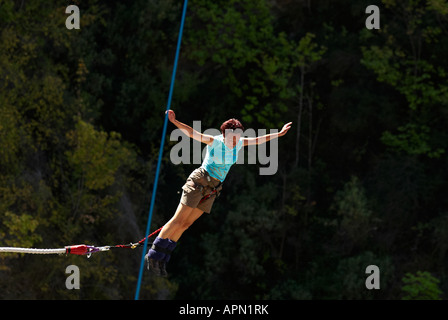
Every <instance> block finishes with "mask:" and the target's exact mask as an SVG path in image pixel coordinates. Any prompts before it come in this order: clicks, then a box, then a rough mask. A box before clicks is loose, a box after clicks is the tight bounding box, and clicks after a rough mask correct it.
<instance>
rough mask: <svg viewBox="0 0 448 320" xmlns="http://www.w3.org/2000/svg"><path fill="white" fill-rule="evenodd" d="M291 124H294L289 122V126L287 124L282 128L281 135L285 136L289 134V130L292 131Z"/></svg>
mask: <svg viewBox="0 0 448 320" xmlns="http://www.w3.org/2000/svg"><path fill="white" fill-rule="evenodd" d="M291 124H292V122H288V123H287V124H285V125H284V126H283V128H282V130H281V131H280V135H281V136H284V135H285V134H286V132H288V130H289V129H291Z"/></svg>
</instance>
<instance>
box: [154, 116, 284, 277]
mask: <svg viewBox="0 0 448 320" xmlns="http://www.w3.org/2000/svg"><path fill="white" fill-rule="evenodd" d="M167 112H168V119H169V120H170V122H172V123H173V124H174V125H175V126H176V127H178V128H179V129H181V130H182V131H183V132H184V133H185V134H186V135H187V136H188V137H190V138H192V139H195V140H197V141H200V142H202V143H205V144H206V145H207V147H206V155H205V158H204V160H203V162H202V165H201V166H200V167H199V168H197V169H195V170H194V171H193V172H192V173H191V174H190V176H189V177H188V178H187V180H186V182H185V184H184V185H183V187H182V196H181V199H180V202H179V205H178V207H177V210H176V212H175V213H174V216H173V217H172V218H171V219H170V220H169V221H168V222H167V223H166V224H165V225H164V226H163V228H162V230H161V231H160V234H159V235H158V237H157V238H156V239H155V240H154V242H153V244H152V246H151V248H150V249H149V251H148V253H147V254H146V256H145V260H146V263H147V267H148V269H149V270H151V271H152V272H153V273H155V274H156V275H158V276H163V277H166V276H167V271H166V264H167V262H168V261H169V260H170V257H171V253H172V251H173V250H174V248H175V247H176V244H177V242H178V241H179V238H180V237H181V236H182V234H183V233H184V231H185V230H187V229H188V228H189V227H190V226H191V225H192V224H193V223H194V222H195V221H196V220H197V219H198V218H199V217H200V216H201V215H202V214H203V213H204V212H207V213H210V211H211V208H212V206H213V202H214V201H215V198H216V197H217V196H218V195H219V193H220V192H221V190H222V183H223V182H224V179H225V178H226V176H227V173H228V172H229V170H230V167H231V166H232V165H233V164H234V163H235V162H236V161H237V159H238V152H239V151H240V149H241V148H242V147H245V146H249V145H257V144H261V143H264V142H267V141H269V140H272V139H275V138H278V137H281V136H283V135H285V134H286V133H287V132H288V130H289V129H290V128H291V122H289V123H287V124H285V125H284V126H283V128H282V129H281V131H280V132H278V133H271V134H267V135H263V136H260V137H254V138H246V137H241V134H242V133H243V131H244V127H243V125H242V124H241V122H240V121H238V120H237V119H229V120H227V121H225V122H224V123H223V124H222V125H221V127H220V129H221V134H220V135H218V136H211V135H206V134H202V133H200V132H198V131H197V130H194V129H193V128H191V127H190V126H188V125H186V124H184V123H182V122H180V121H178V120H177V119H176V115H175V113H174V111H173V110H169V111H167Z"/></svg>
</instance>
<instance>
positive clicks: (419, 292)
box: [401, 271, 442, 300]
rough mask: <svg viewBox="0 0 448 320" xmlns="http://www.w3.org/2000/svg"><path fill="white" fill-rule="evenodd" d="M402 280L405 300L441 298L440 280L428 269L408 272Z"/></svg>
mask: <svg viewBox="0 0 448 320" xmlns="http://www.w3.org/2000/svg"><path fill="white" fill-rule="evenodd" d="M402 281H403V286H402V287H401V290H402V293H403V297H402V299H403V300H441V299H440V295H441V294H442V291H441V290H440V288H439V283H440V280H439V279H437V278H436V277H434V276H433V275H431V273H429V272H427V271H423V272H422V271H417V272H416V273H415V274H412V273H406V274H405V276H404V277H403V279H402Z"/></svg>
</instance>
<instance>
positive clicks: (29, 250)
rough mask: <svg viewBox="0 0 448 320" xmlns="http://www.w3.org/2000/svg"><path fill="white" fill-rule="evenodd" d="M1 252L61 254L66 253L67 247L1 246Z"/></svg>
mask: <svg viewBox="0 0 448 320" xmlns="http://www.w3.org/2000/svg"><path fill="white" fill-rule="evenodd" d="M0 252H13V253H32V254H61V253H65V248H61V249H34V248H14V247H0Z"/></svg>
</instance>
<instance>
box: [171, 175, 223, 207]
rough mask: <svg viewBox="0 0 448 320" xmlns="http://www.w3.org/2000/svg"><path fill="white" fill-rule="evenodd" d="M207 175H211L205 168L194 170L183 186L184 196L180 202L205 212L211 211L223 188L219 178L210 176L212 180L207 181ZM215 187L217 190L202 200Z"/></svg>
mask: <svg viewBox="0 0 448 320" xmlns="http://www.w3.org/2000/svg"><path fill="white" fill-rule="evenodd" d="M207 177H210V176H209V174H208V172H207V171H206V170H205V169H204V168H202V167H199V168H197V169H196V170H194V171H193V172H192V173H191V174H190V176H189V177H188V178H187V181H186V182H185V184H184V185H183V187H182V197H181V199H180V202H181V203H182V204H184V205H187V206H189V207H192V208H198V209H200V210H202V211H204V212H207V213H210V210H211V209H212V206H213V202H214V201H215V199H216V197H217V196H219V193H220V192H221V190H222V184H221V183H220V181H219V180H217V179H214V178H212V177H210V181H207ZM213 188H216V191H217V192H216V193H214V194H212V195H211V196H210V197H209V198H207V199H206V200H204V201H202V202H201V199H202V198H203V197H205V196H207V195H208V194H210V192H212V191H213ZM200 202H201V203H200Z"/></svg>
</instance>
